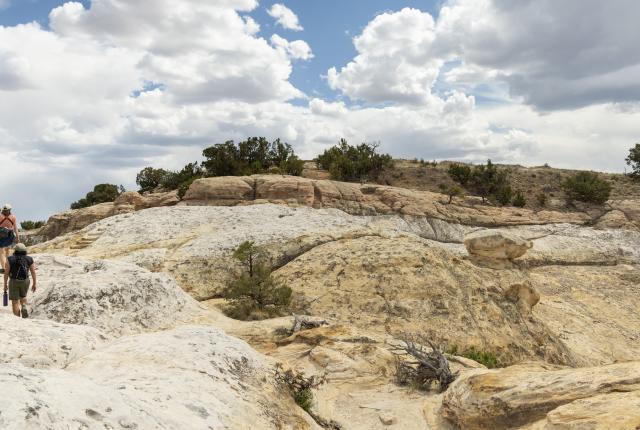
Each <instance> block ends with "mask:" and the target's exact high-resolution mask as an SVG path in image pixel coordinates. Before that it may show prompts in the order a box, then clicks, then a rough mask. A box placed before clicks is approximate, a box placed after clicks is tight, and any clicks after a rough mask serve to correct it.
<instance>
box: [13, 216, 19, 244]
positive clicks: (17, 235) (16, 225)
mask: <svg viewBox="0 0 640 430" xmlns="http://www.w3.org/2000/svg"><path fill="white" fill-rule="evenodd" d="M13 231H14V232H15V233H16V243H20V229H19V228H18V219H17V218H16V217H15V216H14V217H13Z"/></svg>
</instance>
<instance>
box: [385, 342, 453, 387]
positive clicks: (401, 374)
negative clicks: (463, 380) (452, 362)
mask: <svg viewBox="0 0 640 430" xmlns="http://www.w3.org/2000/svg"><path fill="white" fill-rule="evenodd" d="M425 341H426V343H428V344H429V347H430V348H431V351H429V352H428V351H426V350H425V349H424V347H423V346H422V345H421V344H419V343H418V342H417V341H416V339H415V338H414V337H407V338H405V339H403V340H402V342H403V345H398V346H395V347H393V348H392V352H393V353H394V354H395V355H396V359H397V361H396V379H397V381H398V383H399V384H401V385H413V386H415V387H417V388H419V389H421V390H429V389H431V385H432V384H433V383H434V382H437V383H438V387H439V388H440V391H441V392H442V391H445V390H446V389H447V388H448V387H449V385H450V384H451V383H452V382H453V381H454V380H455V379H456V377H457V374H453V373H451V369H450V368H449V362H448V361H447V358H446V357H445V355H444V353H443V352H442V351H441V350H440V349H439V348H437V347H436V346H435V345H434V344H433V343H432V342H431V341H430V340H429V339H425Z"/></svg>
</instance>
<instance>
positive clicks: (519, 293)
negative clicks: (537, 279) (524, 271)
mask: <svg viewBox="0 0 640 430" xmlns="http://www.w3.org/2000/svg"><path fill="white" fill-rule="evenodd" d="M504 295H505V297H506V298H507V300H509V301H511V302H513V303H516V304H518V306H520V309H522V310H523V311H525V312H526V313H529V312H531V309H532V308H533V307H534V306H535V305H537V304H538V302H539V301H540V293H538V292H537V291H536V290H535V288H533V287H532V286H531V283H530V282H525V283H522V284H513V285H511V286H510V287H509V288H508V289H507V291H505V293H504Z"/></svg>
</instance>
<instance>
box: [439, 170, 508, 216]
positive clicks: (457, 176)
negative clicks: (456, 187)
mask: <svg viewBox="0 0 640 430" xmlns="http://www.w3.org/2000/svg"><path fill="white" fill-rule="evenodd" d="M448 173H449V176H450V177H451V178H452V179H453V180H454V181H456V182H458V183H459V184H460V185H462V186H464V187H466V188H467V189H469V190H471V191H473V192H474V193H476V194H477V195H479V196H480V197H482V202H483V203H484V202H486V200H487V199H489V200H494V201H496V202H498V203H500V204H501V205H503V206H505V205H508V204H510V203H512V199H513V196H514V195H513V190H512V188H511V185H510V184H509V181H508V177H507V172H506V171H505V170H503V169H498V167H497V166H496V165H495V164H493V163H492V162H491V160H487V164H486V165H485V164H480V165H477V166H473V167H471V166H468V165H465V164H457V163H453V164H451V165H450V166H449V169H448Z"/></svg>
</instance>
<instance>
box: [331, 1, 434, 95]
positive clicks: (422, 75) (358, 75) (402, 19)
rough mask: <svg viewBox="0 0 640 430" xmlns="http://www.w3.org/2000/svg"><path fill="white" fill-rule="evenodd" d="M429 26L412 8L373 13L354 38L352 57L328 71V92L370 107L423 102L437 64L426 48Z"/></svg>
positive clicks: (431, 35)
mask: <svg viewBox="0 0 640 430" xmlns="http://www.w3.org/2000/svg"><path fill="white" fill-rule="evenodd" d="M434 38H435V22H434V20H433V18H432V17H431V15H429V14H428V13H425V12H421V11H419V10H417V9H410V8H405V9H402V10H401V11H399V12H395V13H391V12H387V13H383V14H381V15H378V16H377V17H376V18H375V19H373V21H371V22H370V23H369V24H368V25H367V26H366V27H365V29H364V31H363V32H362V34H361V35H359V36H357V37H356V38H355V39H354V45H355V47H356V50H357V51H358V56H357V57H355V58H354V60H353V61H351V62H350V63H349V64H347V65H346V66H345V67H343V68H342V69H341V70H340V71H338V70H337V69H336V68H335V67H334V68H331V69H330V70H329V71H328V74H327V78H328V82H329V85H330V86H331V88H333V89H335V90H340V91H342V92H343V93H344V94H345V95H347V96H349V97H351V98H352V99H356V100H365V101H368V102H373V103H382V102H399V103H409V104H423V103H428V102H429V100H430V99H431V87H432V86H433V84H434V83H435V80H436V79H437V77H438V74H439V70H440V67H441V66H442V64H443V60H442V59H441V58H437V57H434V56H433V55H432V52H431V46H432V44H433V41H434Z"/></svg>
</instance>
